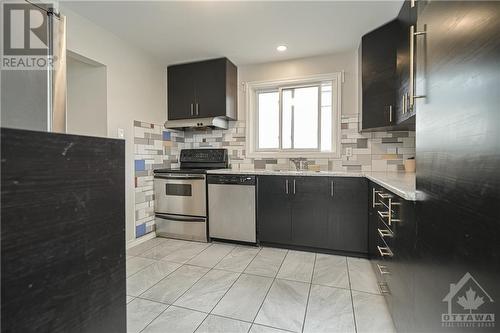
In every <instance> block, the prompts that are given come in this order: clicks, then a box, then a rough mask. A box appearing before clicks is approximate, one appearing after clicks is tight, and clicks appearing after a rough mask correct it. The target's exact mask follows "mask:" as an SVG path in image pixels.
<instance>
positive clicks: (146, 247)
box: [127, 238, 162, 256]
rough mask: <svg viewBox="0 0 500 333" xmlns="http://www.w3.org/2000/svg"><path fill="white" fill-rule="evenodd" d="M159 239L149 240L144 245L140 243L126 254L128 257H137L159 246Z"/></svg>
mask: <svg viewBox="0 0 500 333" xmlns="http://www.w3.org/2000/svg"><path fill="white" fill-rule="evenodd" d="M161 242H162V241H161V239H160V238H153V239H150V240H147V241H145V242H144V243H141V244H139V245H136V246H134V247H131V248H130V249H128V250H127V254H128V255H130V256H138V255H140V254H141V253H144V252H145V251H147V250H149V249H151V248H153V247H155V246H157V245H160V244H161Z"/></svg>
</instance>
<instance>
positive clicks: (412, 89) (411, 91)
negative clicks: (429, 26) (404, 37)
mask: <svg viewBox="0 0 500 333" xmlns="http://www.w3.org/2000/svg"><path fill="white" fill-rule="evenodd" d="M425 34H427V32H426V31H415V26H414V25H412V26H410V78H409V82H408V91H409V94H410V97H409V101H408V102H409V103H408V104H409V105H408V107H409V109H410V110H412V109H413V107H414V105H415V99H416V98H423V97H425V95H420V96H416V95H415V36H421V35H425Z"/></svg>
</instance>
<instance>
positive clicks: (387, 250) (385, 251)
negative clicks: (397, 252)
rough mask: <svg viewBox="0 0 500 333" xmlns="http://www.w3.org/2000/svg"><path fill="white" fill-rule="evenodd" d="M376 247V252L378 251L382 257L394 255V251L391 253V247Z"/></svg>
mask: <svg viewBox="0 0 500 333" xmlns="http://www.w3.org/2000/svg"><path fill="white" fill-rule="evenodd" d="M377 249H378V252H379V253H380V255H381V256H382V257H389V258H391V257H393V256H394V253H392V251H391V249H390V248H388V247H381V246H377Z"/></svg>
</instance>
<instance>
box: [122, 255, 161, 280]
mask: <svg viewBox="0 0 500 333" xmlns="http://www.w3.org/2000/svg"><path fill="white" fill-rule="evenodd" d="M155 262H156V260H153V259H148V258H141V257H131V258H130V259H129V260H127V261H126V263H125V265H126V267H127V277H129V276H131V275H134V274H135V273H137V272H139V271H140V270H141V269H143V268H146V267H147V266H149V265H152V264H154V263H155Z"/></svg>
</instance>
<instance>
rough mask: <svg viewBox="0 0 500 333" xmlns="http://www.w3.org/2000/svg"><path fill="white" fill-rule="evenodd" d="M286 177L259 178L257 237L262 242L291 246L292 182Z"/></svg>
mask: <svg viewBox="0 0 500 333" xmlns="http://www.w3.org/2000/svg"><path fill="white" fill-rule="evenodd" d="M287 181H288V179H287V178H286V177H280V176H259V177H258V180H257V188H258V190H257V191H258V192H257V193H258V197H257V220H258V221H257V225H258V229H257V237H258V239H259V241H261V242H269V243H281V244H290V242H291V239H292V237H291V229H292V227H291V216H290V195H289V193H290V190H291V187H290V182H289V181H288V186H287Z"/></svg>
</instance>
